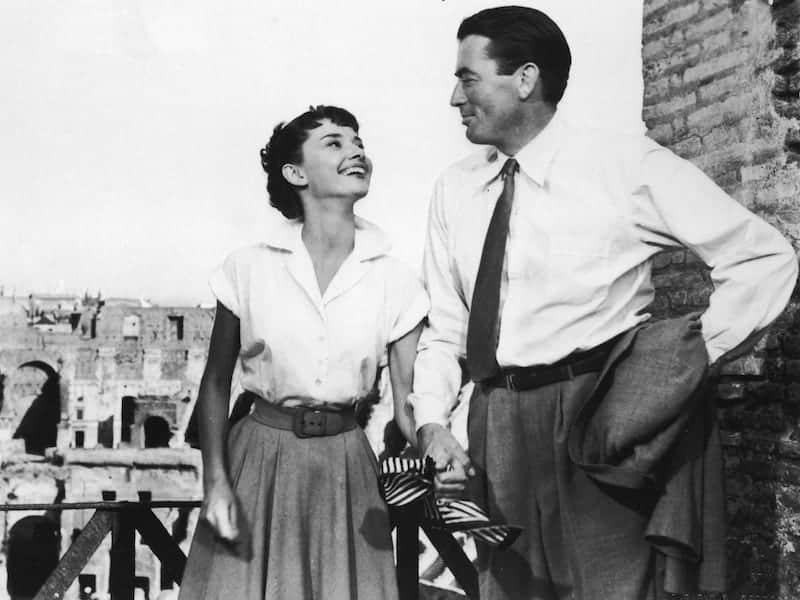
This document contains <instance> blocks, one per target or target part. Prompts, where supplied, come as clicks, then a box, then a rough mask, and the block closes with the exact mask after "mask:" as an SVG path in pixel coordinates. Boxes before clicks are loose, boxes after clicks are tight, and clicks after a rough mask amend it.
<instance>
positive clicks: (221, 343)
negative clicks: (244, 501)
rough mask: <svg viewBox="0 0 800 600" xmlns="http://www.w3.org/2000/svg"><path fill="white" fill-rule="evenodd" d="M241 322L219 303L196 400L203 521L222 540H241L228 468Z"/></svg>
mask: <svg viewBox="0 0 800 600" xmlns="http://www.w3.org/2000/svg"><path fill="white" fill-rule="evenodd" d="M239 345H240V339H239V319H238V318H237V317H236V315H234V314H233V313H232V312H231V311H230V310H228V309H227V308H225V306H224V305H223V304H222V303H220V302H217V313H216V316H215V318H214V327H213V329H212V331H211V342H210V344H209V349H208V361H207V362H206V368H205V371H204V372H203V378H202V380H201V382H200V390H199V392H198V396H197V405H198V406H197V411H198V426H199V433H200V449H201V453H202V456H203V508H202V510H201V513H200V515H201V518H204V519H205V520H206V521H208V523H209V524H210V525H211V527H212V528H213V529H214V531H215V532H216V533H217V535H219V536H220V537H221V538H223V539H226V540H230V541H234V540H236V539H237V538H238V537H239V531H238V527H237V522H238V518H237V517H238V514H237V507H236V498H235V496H234V494H233V490H232V489H231V486H230V481H229V479H228V472H227V468H226V465H225V446H226V440H227V436H228V405H229V402H230V394H231V378H232V377H233V369H234V367H235V366H236V359H237V358H238V356H239Z"/></svg>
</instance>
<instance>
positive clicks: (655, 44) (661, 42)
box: [642, 38, 667, 61]
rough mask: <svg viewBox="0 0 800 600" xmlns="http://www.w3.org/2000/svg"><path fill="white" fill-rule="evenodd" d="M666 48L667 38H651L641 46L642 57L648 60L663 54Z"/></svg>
mask: <svg viewBox="0 0 800 600" xmlns="http://www.w3.org/2000/svg"><path fill="white" fill-rule="evenodd" d="M666 49H667V40H666V39H665V38H656V39H654V40H651V41H649V42H647V43H646V44H644V46H642V59H643V60H645V61H648V60H650V59H652V58H655V57H656V56H658V55H659V54H663V53H664V51H665V50H666Z"/></svg>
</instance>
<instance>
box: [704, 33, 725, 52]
mask: <svg viewBox="0 0 800 600" xmlns="http://www.w3.org/2000/svg"><path fill="white" fill-rule="evenodd" d="M730 45H731V33H730V31H728V30H723V31H719V32H717V33H714V34H712V35H709V36H708V37H706V38H704V39H703V41H702V46H703V50H704V51H705V52H714V51H715V50H719V49H720V48H726V47H728V46H730Z"/></svg>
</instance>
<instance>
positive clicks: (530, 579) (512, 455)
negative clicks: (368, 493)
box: [410, 6, 797, 600]
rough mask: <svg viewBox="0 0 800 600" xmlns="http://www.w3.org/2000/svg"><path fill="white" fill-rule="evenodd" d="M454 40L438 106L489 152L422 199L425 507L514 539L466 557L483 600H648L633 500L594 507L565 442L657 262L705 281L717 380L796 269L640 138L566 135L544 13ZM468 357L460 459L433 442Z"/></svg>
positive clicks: (724, 199)
mask: <svg viewBox="0 0 800 600" xmlns="http://www.w3.org/2000/svg"><path fill="white" fill-rule="evenodd" d="M457 37H458V40H459V44H458V54H457V62H456V72H455V74H456V77H457V82H456V84H455V89H454V90H453V95H452V98H451V100H450V103H451V104H452V105H453V106H454V107H456V108H458V109H459V111H460V113H461V118H462V122H463V124H464V126H465V127H466V135H467V138H468V139H469V140H470V141H471V142H473V143H475V144H481V145H485V146H486V147H485V148H481V149H480V150H478V151H477V152H476V153H474V154H473V155H471V156H469V157H468V158H466V159H465V160H462V161H461V162H458V163H456V164H455V165H454V166H452V167H451V168H449V169H448V170H447V171H445V173H444V174H443V175H442V176H441V177H440V178H439V180H438V181H437V183H436V187H435V191H434V194H433V198H432V204H431V208H430V217H429V228H428V237H427V242H426V250H425V260H424V275H425V279H426V284H427V288H428V291H429V293H430V296H431V301H432V310H431V313H430V316H429V326H428V327H427V329H426V330H425V331H424V333H423V336H422V338H421V340H420V345H419V354H418V357H417V361H416V365H415V381H414V394H412V396H411V397H410V400H411V404H412V405H413V407H414V414H415V418H416V421H417V426H418V430H417V433H418V438H419V443H420V450H421V452H423V453H426V454H427V455H429V456H431V457H432V458H433V459H434V460H435V461H436V463H437V467H438V469H439V470H440V472H439V475H438V476H437V489H438V491H439V493H440V495H444V496H448V495H450V496H454V495H458V494H460V493H461V492H462V491H463V490H464V489H465V486H468V487H469V488H471V489H472V490H478V495H479V496H481V497H482V499H483V501H485V502H486V504H487V508H488V510H489V512H490V515H491V516H492V517H493V518H495V519H498V520H504V521H506V522H508V523H511V524H516V525H520V526H522V527H523V528H524V532H523V534H522V535H521V536H520V538H519V539H518V540H517V541H516V542H515V543H514V544H513V545H512V546H511V547H510V548H508V549H506V550H496V549H495V550H491V549H483V548H479V567H480V571H481V573H480V575H481V592H482V596H481V598H483V599H484V600H486V599H488V600H492V599H497V598H526V599H528V598H537V599H539V598H547V599H550V598H559V599H562V598H579V599H584V600H599V599H602V598H609V599H614V600H627V599H629V598H630V599H633V598H654V597H656V595H657V594H659V593H660V592H658V591H657V589H656V588H657V586H656V585H655V583H654V581H655V576H654V572H655V561H654V559H653V552H652V551H651V550H650V547H649V546H648V545H647V543H646V542H645V541H644V539H643V537H644V536H643V535H642V531H643V528H644V524H643V523H644V521H643V519H644V517H645V516H646V514H645V513H646V512H647V510H648V509H647V506H648V505H647V500H646V499H644V498H640V497H637V496H636V494H633V495H632V496H630V497H629V498H622V499H621V498H620V497H619V496H618V495H615V494H612V493H608V490H606V489H604V488H603V487H602V486H600V485H597V484H595V483H594V482H593V481H591V480H590V479H588V478H587V476H586V474H585V473H584V472H583V471H581V470H580V469H578V468H577V467H576V466H575V465H574V464H572V462H571V461H570V459H569V456H568V452H567V449H566V437H567V431H568V428H569V425H570V423H571V421H572V420H574V418H575V415H576V411H577V410H578V407H579V406H580V405H581V404H582V403H583V402H584V401H585V400H586V398H587V397H588V396H589V395H591V394H592V391H593V386H594V383H595V382H596V380H597V377H598V372H599V371H600V370H601V369H602V368H603V365H604V361H605V360H606V357H607V356H608V353H609V348H610V347H611V346H612V345H613V343H614V341H615V340H617V339H618V338H619V336H620V335H622V334H623V333H624V332H626V331H630V330H631V329H632V328H635V327H637V326H639V325H640V324H641V323H643V322H645V321H646V320H647V319H648V318H649V316H650V315H649V314H648V313H647V312H646V307H647V306H648V304H650V302H651V301H652V299H653V288H652V285H651V280H650V270H651V266H650V259H651V258H652V256H653V255H654V254H656V253H657V252H659V251H660V250H662V249H664V248H673V247H686V248H688V249H690V250H691V251H692V252H694V253H695V254H697V255H698V256H699V257H700V258H701V259H702V260H703V261H704V262H706V263H707V264H708V265H709V266H711V268H712V272H711V275H712V278H713V281H714V285H715V291H714V293H713V295H712V296H711V301H710V306H709V308H708V310H707V311H706V312H705V313H704V314H703V316H702V318H701V325H702V339H701V340H700V348H701V351H702V350H703V347H702V346H703V343H704V344H705V350H707V354H708V363H709V364H712V365H713V364H714V363H716V364H718V362H719V360H720V357H722V356H723V355H725V354H726V353H727V354H728V356H730V352H731V351H732V350H733V349H734V348H736V349H737V351H741V348H743V347H745V346H746V345H747V344H751V343H752V342H753V341H754V340H755V339H756V337H757V335H758V334H759V333H760V332H762V331H763V330H764V328H765V327H767V325H769V323H770V322H772V321H773V320H774V319H775V318H776V317H777V315H778V314H779V313H780V312H781V310H783V308H784V307H785V305H786V303H787V301H788V298H789V296H790V294H791V291H792V289H793V286H794V283H795V279H796V276H797V261H796V258H795V254H794V251H793V250H792V248H791V246H790V245H789V244H788V243H787V242H786V240H785V239H783V237H782V236H781V235H780V234H779V233H778V232H777V231H776V230H775V229H773V228H772V227H770V226H769V225H768V224H766V223H765V222H764V221H762V220H761V219H759V218H758V217H756V216H755V215H753V214H751V213H750V212H748V211H747V210H745V209H744V208H742V207H741V206H740V205H739V204H738V203H737V202H735V201H734V200H733V199H731V198H730V197H729V196H727V195H726V194H725V193H724V192H723V191H722V190H720V189H719V188H718V187H717V186H716V185H715V184H714V183H713V182H712V181H711V180H710V179H709V178H707V177H706V176H705V175H704V174H703V173H701V172H700V171H699V170H698V169H696V168H695V167H694V166H693V165H691V164H690V163H688V162H687V161H684V160H682V159H680V158H678V157H676V156H675V155H673V154H672V153H671V152H670V151H668V150H666V149H664V148H662V147H660V146H658V145H657V144H656V143H654V142H652V141H651V140H649V139H647V138H646V137H644V136H641V137H637V138H620V137H613V136H609V137H608V138H604V137H601V136H598V135H596V134H593V135H590V134H587V133H585V132H577V131H575V130H573V129H571V128H570V127H569V126H568V124H567V123H565V122H563V120H562V119H561V118H560V117H559V115H558V112H557V106H558V102H559V100H560V99H561V97H562V95H563V93H564V90H565V88H566V84H567V79H568V75H569V69H570V64H571V56H570V51H569V47H568V44H567V41H566V40H565V38H564V35H563V33H562V32H561V30H560V29H559V28H558V26H557V25H556V24H555V23H554V22H553V21H552V20H551V19H550V18H548V17H547V16H546V15H545V14H544V13H542V12H540V11H537V10H534V9H530V8H521V7H513V6H509V7H500V8H492V9H488V10H484V11H481V12H479V13H477V14H475V15H473V16H471V17H469V18H467V19H465V20H464V21H463V22H462V23H461V26H460V27H459V30H458V36H457ZM464 355H466V361H467V367H468V370H469V372H470V376H471V378H472V379H473V381H475V382H476V386H475V392H474V394H473V397H472V399H471V401H470V417H469V427H468V429H469V432H468V433H469V447H470V448H469V449H470V456H467V454H466V453H465V451H464V449H463V448H461V446H460V445H459V444H458V442H457V441H456V440H455V438H454V437H453V436H452V435H451V433H450V432H449V430H448V429H447V422H448V417H449V414H450V411H451V409H452V407H453V404H454V402H455V398H456V394H457V392H458V389H459V386H460V381H461V379H460V378H461V372H460V369H459V365H458V359H459V357H463V356H464ZM705 367H706V365H700V368H701V369H704V368H705Z"/></svg>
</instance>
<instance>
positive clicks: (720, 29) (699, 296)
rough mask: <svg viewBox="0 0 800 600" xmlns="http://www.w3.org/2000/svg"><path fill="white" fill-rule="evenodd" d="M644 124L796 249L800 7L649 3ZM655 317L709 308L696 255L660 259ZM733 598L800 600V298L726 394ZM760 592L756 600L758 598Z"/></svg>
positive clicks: (734, 372) (733, 372)
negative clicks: (768, 224)
mask: <svg viewBox="0 0 800 600" xmlns="http://www.w3.org/2000/svg"><path fill="white" fill-rule="evenodd" d="M644 7H645V8H644V27H643V32H644V38H643V49H642V53H643V62H644V78H645V99H644V120H645V122H646V124H647V127H648V130H649V135H650V136H651V137H653V138H654V139H655V140H657V141H658V142H660V143H662V144H664V145H665V146H668V147H670V148H671V149H672V150H674V151H675V152H676V153H678V154H679V155H681V156H683V157H685V158H687V159H689V160H691V161H692V162H694V163H695V164H697V165H698V166H699V167H700V168H702V169H703V170H704V171H705V172H706V173H708V174H709V175H710V176H711V177H713V178H714V179H715V180H716V181H717V183H718V184H719V185H721V186H722V187H723V188H724V189H725V190H727V191H728V192H729V193H730V194H731V195H732V196H733V197H734V198H736V199H737V200H738V201H739V202H741V203H742V204H743V205H745V206H747V207H748V208H749V209H751V210H753V211H754V212H756V213H758V214H759V215H761V216H762V217H764V218H765V219H766V220H767V221H769V222H770V223H772V224H773V225H775V226H776V227H777V228H778V229H779V230H780V231H781V232H783V233H784V234H785V235H786V236H787V237H788V238H789V239H790V240H791V241H792V242H793V243H794V245H795V247H796V248H797V247H800V246H799V241H800V169H798V162H800V127H798V120H797V119H798V117H800V97H799V92H800V51H798V48H797V44H798V39H799V38H800V0H789V1H787V0H783V1H781V0H773V1H771V2H769V1H767V0H645V2H644ZM654 280H655V284H656V287H657V298H656V302H655V304H654V307H653V308H654V313H655V314H656V315H658V316H667V315H676V314H683V313H686V312H689V311H692V310H702V309H703V308H705V306H706V305H707V302H708V296H709V293H710V291H711V282H710V279H709V276H708V270H707V268H706V267H705V265H703V264H702V262H701V261H699V260H698V259H697V258H696V257H694V256H693V255H692V254H691V253H688V252H685V251H678V252H672V253H667V254H663V255H660V256H658V257H657V260H656V264H655V270H654ZM716 389H717V401H718V403H719V405H720V417H721V423H722V429H723V445H724V448H725V460H726V491H727V497H728V523H729V539H728V555H729V559H730V567H731V568H730V590H731V593H730V594H729V598H740V597H742V598H744V597H751V598H755V597H758V598H765V599H766V598H774V599H780V600H788V599H795V598H800V296H798V294H797V293H795V295H794V297H793V300H792V302H791V303H790V306H789V308H788V309H787V310H786V311H785V313H784V314H783V315H782V316H781V317H780V319H779V320H778V321H777V323H776V324H775V325H774V326H773V328H772V331H771V332H770V333H769V335H767V336H766V337H765V338H764V339H763V340H762V341H761V342H760V343H759V344H758V346H757V347H756V349H755V350H754V352H752V353H751V354H750V355H749V356H746V357H744V358H742V359H740V360H738V361H735V362H733V363H731V364H728V365H727V366H726V367H725V368H724V370H723V374H722V376H721V378H720V380H719V384H718V386H717V388H716ZM748 594H749V596H748Z"/></svg>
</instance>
